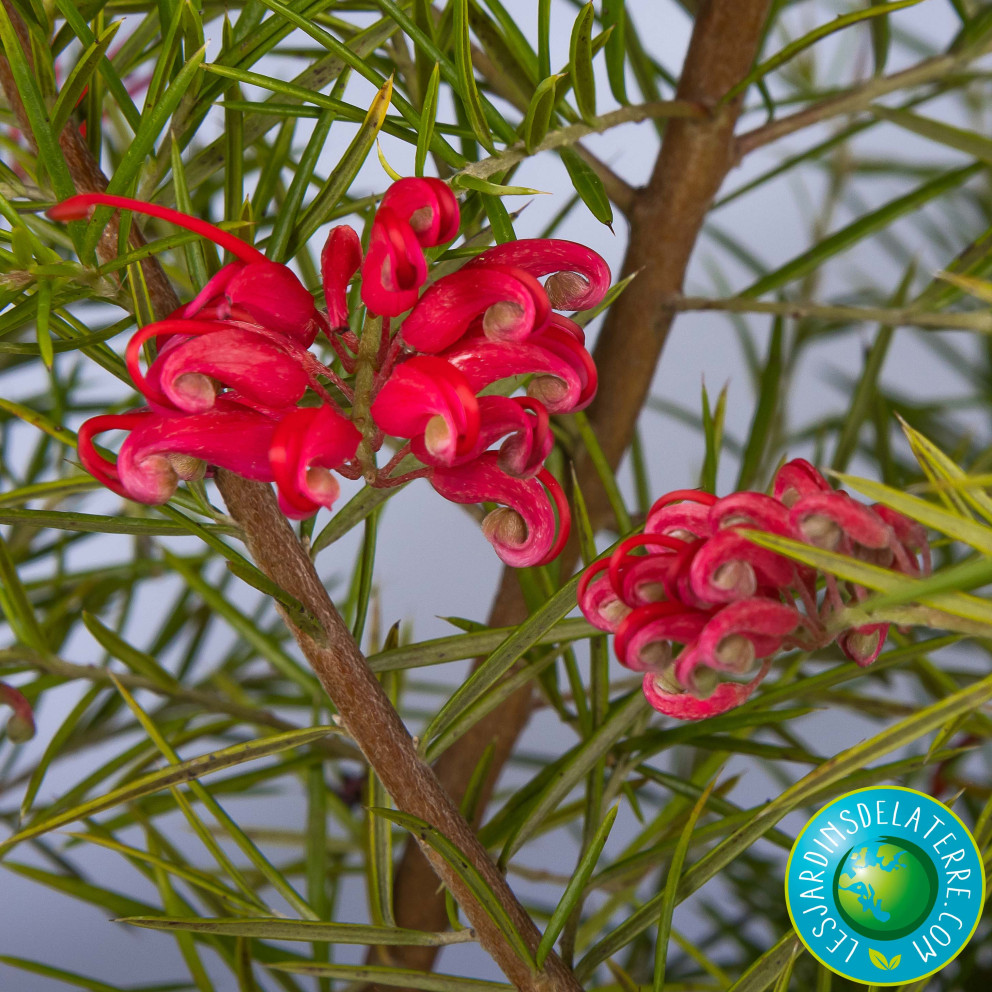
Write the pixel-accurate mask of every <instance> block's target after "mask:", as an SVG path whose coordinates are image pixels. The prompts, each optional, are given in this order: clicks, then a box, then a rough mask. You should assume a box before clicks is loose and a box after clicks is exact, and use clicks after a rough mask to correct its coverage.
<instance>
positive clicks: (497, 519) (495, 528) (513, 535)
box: [482, 506, 527, 546]
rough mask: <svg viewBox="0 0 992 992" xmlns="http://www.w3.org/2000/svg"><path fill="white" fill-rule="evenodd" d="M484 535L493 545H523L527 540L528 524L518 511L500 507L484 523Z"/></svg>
mask: <svg viewBox="0 0 992 992" xmlns="http://www.w3.org/2000/svg"><path fill="white" fill-rule="evenodd" d="M482 533H483V534H485V535H486V540H488V541H489V542H490V543H491V544H496V545H510V546H516V545H521V544H524V543H525V542H526V540H527V523H526V521H525V520H524V518H523V517H522V516H521V515H520V514H519V513H517V511H516V510H514V509H511V508H510V507H509V506H500V507H497V508H496V509H495V510H493V512H492V513H490V514H488V515H487V516H486V518H485V520H483V521H482Z"/></svg>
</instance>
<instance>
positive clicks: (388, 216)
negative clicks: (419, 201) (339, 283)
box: [362, 207, 427, 317]
mask: <svg viewBox="0 0 992 992" xmlns="http://www.w3.org/2000/svg"><path fill="white" fill-rule="evenodd" d="M426 279H427V262H426V260H425V259H424V252H423V249H422V248H421V247H420V242H419V241H418V240H417V238H416V236H415V234H414V232H413V230H412V229H411V227H410V225H409V224H408V223H406V222H405V221H404V220H402V219H400V218H399V217H397V216H396V215H395V214H394V213H393V212H392V211H391V210H390V209H389V208H388V207H380V208H379V211H378V213H377V214H376V216H375V220H374V221H373V222H372V233H371V235H370V237H369V250H368V252H367V253H366V255H365V261H364V262H362V301H363V302H364V303H365V305H366V306H367V307H368V308H369V310H371V311H372V312H373V313H377V314H381V315H382V316H384V317H398V316H399V315H400V314H401V313H403V312H404V311H406V310H409V309H410V307H412V306H413V305H414V303H416V302H417V294H418V292H419V290H420V287H421V286H422V285H423V284H424V282H425V281H426Z"/></svg>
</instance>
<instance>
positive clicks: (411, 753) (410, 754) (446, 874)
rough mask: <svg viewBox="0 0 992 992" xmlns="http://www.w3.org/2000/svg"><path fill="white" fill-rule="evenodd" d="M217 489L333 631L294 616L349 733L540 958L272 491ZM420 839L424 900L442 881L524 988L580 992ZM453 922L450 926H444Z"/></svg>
mask: <svg viewBox="0 0 992 992" xmlns="http://www.w3.org/2000/svg"><path fill="white" fill-rule="evenodd" d="M217 485H218V488H219V489H220V491H221V495H222V496H223V497H224V501H225V503H226V504H227V508H228V510H229V511H230V513H231V516H232V517H233V518H234V519H235V520H236V521H237V522H238V523H239V524H240V525H241V527H242V528H243V530H244V532H245V535H246V538H247V544H248V550H249V551H250V552H251V555H252V557H253V558H254V559H255V562H256V564H257V565H258V566H259V568H260V569H261V570H262V571H263V572H264V573H265V574H266V575H268V576H269V578H271V579H272V580H273V581H275V582H276V583H277V584H278V585H279V586H280V587H281V588H282V589H285V590H286V592H288V593H289V594H290V595H291V596H294V597H295V598H296V599H298V600H299V601H300V602H301V603H302V604H303V606H304V607H306V609H307V610H309V611H310V613H311V614H312V615H313V616H314V617H315V618H316V620H317V621H318V623H319V624H320V625H321V626H322V627H323V629H324V631H325V633H326V638H325V639H324V640H323V641H318V640H315V639H314V638H313V637H311V636H310V634H308V633H306V632H304V631H301V630H299V629H298V628H297V627H295V626H294V624H293V622H292V619H291V618H290V617H288V616H285V614H284V616H285V619H286V622H287V624H288V625H289V626H290V629H292V631H293V634H294V635H295V637H296V639H297V641H298V643H299V645H300V647H301V648H302V650H303V653H304V655H305V656H306V658H307V661H308V662H309V663H310V666H311V667H312V668H313V670H314V672H315V673H316V675H317V678H318V679H320V682H321V685H323V687H324V689H325V690H326V691H327V694H328V696H330V698H331V699H332V700H333V702H334V705H335V706H336V707H337V710H338V713H339V714H340V717H341V721H342V723H343V724H344V727H345V729H346V730H347V731H348V733H349V734H350V736H351V737H352V739H353V740H354V741H355V743H356V744H357V745H358V746H359V748H360V749H361V750H362V752H363V753H364V755H365V757H366V758H367V759H368V761H369V764H370V765H371V766H372V767H373V768H374V769H375V771H376V774H377V775H378V776H379V779H380V780H381V781H382V784H383V786H384V787H385V789H386V791H387V792H388V793H389V795H390V796H391V797H392V799H393V801H394V802H395V803H396V806H397V807H398V808H399V809H401V810H404V811H405V812H407V813H412V814H413V815H414V816H416V817H418V818H419V819H421V820H423V821H425V822H426V823H427V824H429V825H430V826H431V827H434V828H436V829H437V830H439V831H440V832H441V833H442V834H443V835H444V836H445V837H447V838H448V839H449V840H450V841H452V842H453V843H454V844H455V845H456V847H458V849H459V850H460V851H461V853H462V854H463V855H464V857H465V859H466V861H467V862H468V863H469V864H470V865H471V866H472V867H474V868H475V869H476V870H477V871H478V872H479V874H481V875H482V877H483V879H484V880H485V882H486V884H487V885H488V886H489V887H490V889H492V891H493V892H494V893H495V895H496V898H497V899H498V900H499V903H500V905H501V906H502V907H503V909H504V910H505V911H506V913H507V915H508V916H509V918H510V920H511V921H512V923H513V925H514V926H515V928H516V929H517V931H518V932H519V933H520V935H521V936H522V937H523V939H524V941H525V942H526V943H527V945H528V946H529V947H530V948H531V950H532V951H533V950H534V949H536V947H537V943H538V941H539V939H540V933H539V932H538V930H537V928H536V927H535V926H534V923H533V921H532V920H531V919H530V917H529V916H528V914H527V912H526V910H524V908H523V907H522V906H521V905H520V903H519V902H518V901H517V899H516V897H515V896H514V894H513V892H512V890H511V889H510V887H509V885H507V882H506V879H505V878H504V877H503V875H502V874H501V873H500V872H499V870H498V869H497V868H496V866H495V865H494V864H493V862H492V861H491V860H490V858H489V855H488V853H487V852H486V850H485V848H484V847H483V846H482V845H481V844H480V843H479V841H478V838H477V837H476V836H475V833H474V832H473V830H472V828H471V827H470V826H469V825H468V824H467V823H466V822H465V820H464V819H463V818H462V816H461V814H460V813H459V812H458V809H457V807H456V806H455V804H454V803H453V802H452V800H451V798H450V797H449V796H448V794H447V793H446V792H445V791H444V789H443V787H442V786H441V783H440V782H439V781H438V779H437V776H436V775H435V773H434V771H433V770H432V769H431V768H430V767H429V766H428V765H426V764H425V763H424V762H423V761H422V760H421V759H420V757H419V756H418V754H417V750H416V748H415V747H414V743H413V740H412V739H411V737H410V735H409V733H408V732H407V729H406V727H405V726H404V725H403V721H402V720H401V719H400V717H399V714H398V713H397V712H396V710H395V709H394V708H393V706H392V704H391V703H390V701H389V698H388V697H387V695H386V693H385V692H384V691H383V689H382V687H381V686H380V685H379V682H378V681H377V680H376V678H375V676H374V675H373V674H372V672H371V670H370V669H369V667H368V665H367V664H366V661H365V658H364V656H363V655H362V653H361V651H360V650H359V647H358V645H357V644H356V643H355V639H354V638H353V637H352V636H351V632H350V631H349V630H348V628H347V626H346V625H345V623H344V621H343V620H342V619H341V615H340V614H339V613H338V611H337V610H336V609H335V607H334V604H333V603H332V602H331V600H330V598H329V597H328V595H327V592H326V591H325V589H324V586H323V584H322V583H321V581H320V578H319V577H318V575H317V573H316V571H315V570H314V567H313V564H312V562H311V560H310V558H309V556H308V555H307V554H306V552H305V551H304V549H303V547H302V545H301V544H300V542H299V541H298V540H297V539H296V536H295V534H294V533H293V531H292V528H291V527H290V526H289V524H288V522H287V521H286V518H285V517H284V516H283V515H282V513H281V511H280V510H279V506H278V504H277V503H276V499H275V496H274V495H273V493H272V490H271V489H270V488H269V487H268V486H265V485H261V484H260V483H257V482H249V481H247V480H245V479H242V478H240V477H239V476H236V475H233V474H232V473H230V472H223V471H221V472H218V473H217ZM417 840H418V842H419V843H420V845H421V850H422V851H423V854H424V857H425V858H426V859H427V861H428V862H429V863H430V866H431V868H432V876H431V878H430V879H429V880H428V883H427V885H426V887H425V890H424V892H422V893H421V895H425V894H427V893H431V892H433V891H434V889H435V888H436V882H435V877H436V878H440V879H441V880H442V882H444V885H445V886H446V887H447V888H448V889H449V891H450V892H451V893H452V895H453V896H454V897H455V899H456V900H457V901H458V904H459V905H460V906H461V907H462V909H463V910H464V912H465V915H466V917H467V918H468V920H469V922H470V923H471V924H472V926H473V928H474V929H475V932H476V934H477V936H478V938H479V942H480V944H482V946H483V947H484V948H485V949H486V951H488V952H489V954H490V955H491V956H492V958H493V960H494V961H495V962H496V963H497V964H498V965H499V966H500V968H501V969H502V970H503V973H504V974H505V975H506V976H507V978H509V979H510V980H511V981H512V982H513V983H514V985H516V986H517V988H519V989H524V990H552V989H554V990H576V992H577V990H578V989H579V985H578V983H577V982H576V981H575V978H574V976H573V975H572V974H571V972H570V971H569V970H568V969H567V968H565V966H564V965H563V964H562V963H561V961H560V960H559V959H558V958H553V959H552V958H549V959H548V960H547V961H546V962H545V965H544V968H543V970H542V971H540V972H538V971H535V970H534V969H533V968H532V967H530V966H529V965H528V964H527V963H526V962H524V961H522V960H521V959H520V958H519V957H518V955H517V953H516V952H515V951H514V950H513V947H512V945H511V944H510V943H509V941H508V940H507V939H506V937H505V936H504V934H503V933H502V931H501V930H500V929H499V928H498V927H497V926H496V925H495V924H494V923H493V921H492V920H491V919H490V917H489V914H488V913H487V912H486V910H485V909H484V908H483V907H482V905H481V904H480V903H479V902H478V901H477V900H476V898H475V896H474V895H473V894H472V892H471V890H470V889H469V887H468V886H467V885H466V884H465V882H463V881H462V879H461V877H460V876H459V875H458V874H457V872H455V870H454V869H453V868H452V867H451V865H450V864H449V863H448V862H447V861H445V860H444V859H443V858H441V857H440V856H439V855H437V854H436V853H435V852H434V850H433V848H431V846H430V844H429V843H427V842H426V839H425V838H424V837H417ZM442 905H443V900H442ZM445 922H446V920H445V921H442V924H441V926H442V927H443V926H444V923H445Z"/></svg>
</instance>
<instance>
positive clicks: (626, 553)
mask: <svg viewBox="0 0 992 992" xmlns="http://www.w3.org/2000/svg"><path fill="white" fill-rule="evenodd" d="M685 543H686V542H685V541H682V540H679V539H678V538H674V537H665V536H664V535H661V534H634V535H633V536H632V537H628V538H626V539H625V540H623V541H621V542H620V544H618V545H617V547H616V548H615V549H614V551H613V554H612V555H610V582H611V583H612V584H613V588H614V590H616V593H617V595H618V596H622V595H623V588H624V584H623V578H622V573H623V572H624V571H625V570H626V569H627V568H629V567H630V566H631V565H633V564H635V563H636V562H638V561H640V560H641V558H639V557H636V556H634V555H632V554H631V552H632V551H633V550H634V549H635V548H643V547H646V546H651V547H656V548H659V547H660V548H665V549H666V550H667V551H681V550H682V549H683V548H684V547H685ZM651 557H653V558H655V557H659V556H658V555H657V554H655V555H652V556H651ZM665 557H666V558H667V559H669V562H668V564H670V563H671V558H672V556H671V555H665Z"/></svg>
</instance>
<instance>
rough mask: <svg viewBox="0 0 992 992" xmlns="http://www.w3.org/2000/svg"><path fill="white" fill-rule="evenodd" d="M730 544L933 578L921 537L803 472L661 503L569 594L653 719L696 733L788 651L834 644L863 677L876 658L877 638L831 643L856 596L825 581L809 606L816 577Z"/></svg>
mask: <svg viewBox="0 0 992 992" xmlns="http://www.w3.org/2000/svg"><path fill="white" fill-rule="evenodd" d="M741 530H763V531H767V532H768V533H770V534H778V535H781V536H784V537H790V538H792V539H794V540H799V541H804V542H805V543H807V544H811V545H814V546H816V547H820V548H827V549H829V550H834V551H838V552H840V553H842V554H846V555H852V556H854V557H856V558H860V559H862V560H864V561H868V562H871V563H872V564H875V565H881V566H883V567H886V568H892V569H894V570H896V571H899V572H902V573H904V574H906V575H912V576H918V575H920V574H929V571H930V552H929V545H928V544H927V538H926V532H925V531H924V529H923V528H922V527H921V526H920V525H919V524H917V523H915V522H914V521H912V520H909V519H907V518H906V517H904V516H902V515H901V514H899V513H896V512H895V511H894V510H890V509H889V508H888V507H885V506H880V505H875V506H873V507H867V506H864V505H863V504H861V503H858V502H856V501H855V500H853V499H852V498H851V497H850V496H849V495H848V494H847V493H845V492H843V491H842V490H834V489H832V488H831V487H830V485H829V484H828V483H827V481H826V480H825V479H824V478H823V476H822V475H820V473H819V472H818V471H817V470H816V469H815V468H814V467H813V466H812V465H810V464H809V462H806V461H803V460H802V459H796V460H794V461H791V462H788V463H787V464H785V465H783V466H782V468H781V469H779V471H778V473H777V475H776V477H775V482H774V487H773V495H771V496H768V495H766V494H765V493H758V492H738V493H733V494H731V495H730V496H726V497H724V498H723V499H718V498H717V497H716V496H713V495H710V494H709V493H705V492H702V491H700V490H686V489H683V490H677V491H675V492H672V493H669V494H668V495H667V496H663V497H662V498H661V499H659V500H658V501H657V502H656V503H655V504H654V506H653V507H652V508H651V512H650V513H649V514H648V518H647V522H646V524H645V528H644V533H643V534H638V535H636V536H634V537H631V538H628V539H627V540H625V541H623V542H622V543H621V544H620V545H619V546H618V547H617V548H616V550H615V551H614V552H613V553H612V554H611V555H610V556H609V558H606V559H603V560H601V561H598V562H596V563H594V564H593V565H592V566H590V568H589V569H587V570H586V572H585V574H584V575H583V576H582V580H581V582H580V584H579V589H578V600H579V606H580V607H581V609H582V612H583V613H584V614H585V616H586V618H587V619H588V620H589V622H590V623H592V624H594V625H595V626H596V627H598V628H599V629H600V630H605V631H608V632H610V633H615V634H616V638H615V640H614V647H615V650H616V653H617V657H618V658H619V659H620V662H621V663H622V664H623V665H625V666H626V667H628V668H630V669H632V670H634V671H636V672H644V673H645V675H644V694H645V696H646V697H647V699H648V702H650V703H651V705H652V706H653V707H654V708H655V709H656V710H658V711H659V712H661V713H665V714H667V715H669V716H674V717H678V718H679V719H683V720H697V719H701V718H703V717H707V716H713V715H715V714H717V713H723V712H724V711H726V710H728V709H731V708H733V707H734V706H738V705H740V704H741V703H742V702H744V700H745V699H747V698H748V696H750V695H751V693H752V692H753V691H754V690H755V688H756V687H757V685H758V683H759V682H761V680H762V679H763V678H764V677H765V675H766V674H767V672H768V669H769V667H770V666H771V661H772V657H773V655H775V654H776V653H777V652H778V651H781V650H783V649H786V648H801V649H803V650H813V649H815V648H820V647H823V646H825V645H827V644H829V643H831V642H832V641H833V640H835V639H836V641H837V643H838V644H839V646H840V648H841V650H842V651H843V652H844V653H845V654H846V655H847V657H848V658H850V659H851V660H852V661H855V662H857V664H859V665H863V666H864V665H870V664H871V663H872V662H873V661H874V660H875V659H876V658H877V657H878V654H879V652H880V651H881V650H882V645H883V644H884V642H885V638H886V635H887V634H888V624H871V625H869V626H864V627H858V628H851V629H848V630H844V631H842V632H840V633H839V634H838V633H836V632H834V633H831V632H830V631H829V630H828V627H829V621H830V619H831V617H832V615H834V614H835V613H837V612H838V611H839V610H841V609H843V607H844V606H845V604H846V603H847V602H850V601H852V600H853V601H857V600H861V599H864V598H865V597H866V596H867V591H866V590H865V589H864V588H863V587H861V586H857V585H854V584H852V583H841V582H838V580H837V579H836V578H835V577H834V576H832V575H824V576H822V580H823V583H822V585H823V588H822V593H820V596H819V600H818V580H819V578H820V576H819V575H818V573H817V572H816V571H815V570H814V569H812V568H809V567H807V566H804V565H799V564H797V563H795V562H793V561H791V560H790V559H788V558H785V557H783V556H782V555H779V554H776V553H774V552H772V551H768V550H766V549H763V548H760V547H758V546H757V545H755V544H753V543H752V542H750V541H748V540H747V538H746V537H744V536H743V535H742V534H741V533H740V531H741ZM645 552H646V553H645ZM918 554H919V555H921V556H922V560H923V564H922V567H921V565H920V563H919V561H918V559H917V555H918ZM678 646H681V647H678Z"/></svg>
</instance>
